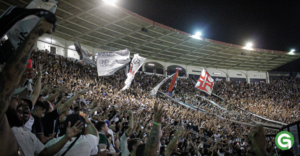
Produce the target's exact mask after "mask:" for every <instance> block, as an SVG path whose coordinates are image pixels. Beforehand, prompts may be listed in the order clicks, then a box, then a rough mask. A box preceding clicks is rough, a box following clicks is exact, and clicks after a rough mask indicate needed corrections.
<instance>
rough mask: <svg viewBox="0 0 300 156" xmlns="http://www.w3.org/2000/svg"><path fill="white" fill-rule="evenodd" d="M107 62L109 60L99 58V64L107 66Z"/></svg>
mask: <svg viewBox="0 0 300 156" xmlns="http://www.w3.org/2000/svg"><path fill="white" fill-rule="evenodd" d="M108 63H109V60H99V64H100V65H101V66H102V67H107V66H108Z"/></svg>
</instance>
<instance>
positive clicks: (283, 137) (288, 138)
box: [275, 131, 294, 150]
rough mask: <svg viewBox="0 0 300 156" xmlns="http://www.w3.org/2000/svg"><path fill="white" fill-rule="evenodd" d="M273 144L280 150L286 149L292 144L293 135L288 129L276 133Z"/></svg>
mask: <svg viewBox="0 0 300 156" xmlns="http://www.w3.org/2000/svg"><path fill="white" fill-rule="evenodd" d="M275 144H276V146H277V147H278V148H279V149H281V150H288V149H290V148H291V147H292V146H293V145H294V136H293V135H292V134H291V133H290V132H288V131H282V132H280V133H278V134H277V135H276V138H275Z"/></svg>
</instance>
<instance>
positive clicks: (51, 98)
mask: <svg viewBox="0 0 300 156" xmlns="http://www.w3.org/2000/svg"><path fill="white" fill-rule="evenodd" d="M62 89H63V87H61V88H60V89H58V91H57V92H56V93H54V94H53V95H51V96H49V97H48V98H47V99H46V100H47V101H50V102H53V101H54V100H55V98H56V97H58V96H59V94H60V93H61V92H62Z"/></svg>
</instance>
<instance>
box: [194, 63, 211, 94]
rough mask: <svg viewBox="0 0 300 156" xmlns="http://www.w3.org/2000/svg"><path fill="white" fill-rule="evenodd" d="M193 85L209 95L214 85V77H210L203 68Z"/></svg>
mask: <svg viewBox="0 0 300 156" xmlns="http://www.w3.org/2000/svg"><path fill="white" fill-rule="evenodd" d="M195 87H196V88H198V89H200V90H201V91H204V92H206V93H207V94H209V95H211V92H212V91H213V87H214V79H213V78H211V77H210V75H209V74H208V72H207V71H206V70H205V69H203V70H202V73H201V75H200V77H199V79H198V82H197V83H196V85H195Z"/></svg>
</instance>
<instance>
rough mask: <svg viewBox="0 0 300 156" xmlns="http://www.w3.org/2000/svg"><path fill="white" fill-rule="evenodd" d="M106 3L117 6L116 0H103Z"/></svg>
mask: <svg viewBox="0 0 300 156" xmlns="http://www.w3.org/2000/svg"><path fill="white" fill-rule="evenodd" d="M103 1H104V2H105V3H107V4H109V5H112V6H115V3H116V0H103Z"/></svg>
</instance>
